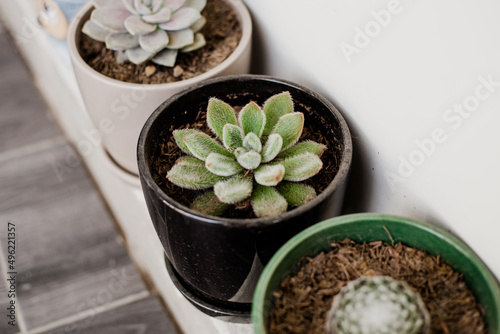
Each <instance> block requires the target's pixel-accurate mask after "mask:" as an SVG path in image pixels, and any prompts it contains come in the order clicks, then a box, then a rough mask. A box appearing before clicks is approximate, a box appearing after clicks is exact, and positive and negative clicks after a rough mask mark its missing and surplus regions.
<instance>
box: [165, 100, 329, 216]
mask: <svg viewBox="0 0 500 334" xmlns="http://www.w3.org/2000/svg"><path fill="white" fill-rule="evenodd" d="M207 124H208V127H209V128H210V129H211V131H212V132H213V134H215V136H216V138H212V137H210V136H209V135H208V134H206V133H204V132H201V131H198V130H195V129H183V130H175V131H173V136H174V138H175V141H176V143H177V145H178V146H179V148H180V149H181V150H182V151H184V152H185V153H187V154H188V156H184V157H181V158H180V159H179V160H178V161H177V162H176V163H175V165H174V166H173V167H172V168H171V170H170V171H169V172H168V174H167V178H168V180H170V182H172V183H174V184H176V185H178V186H180V187H183V188H187V189H194V190H201V189H210V188H213V190H211V191H208V192H206V193H204V194H203V195H201V196H199V197H198V198H196V199H195V200H194V202H193V203H192V205H191V207H192V209H194V210H197V211H199V212H202V213H205V214H209V215H216V216H219V215H221V214H222V213H223V212H224V211H225V210H226V208H227V207H228V205H230V204H235V205H237V207H241V206H243V207H245V206H248V205H251V206H252V208H253V211H254V213H255V215H256V216H257V217H270V216H276V215H279V214H281V213H284V212H286V211H287V209H288V206H289V205H290V206H299V205H302V204H305V203H307V202H309V201H311V200H312V199H314V198H315V197H316V191H315V190H314V188H312V187H310V186H308V185H304V184H301V183H299V182H301V181H303V180H306V179H308V178H310V177H312V176H314V175H316V174H317V173H318V172H319V171H320V170H321V168H322V166H323V163H322V161H321V159H320V156H321V154H322V153H323V152H324V150H325V149H326V146H325V145H323V144H319V143H316V142H313V141H303V142H300V143H298V140H299V138H300V136H301V134H302V130H303V127H304V115H303V114H302V113H301V112H294V105H293V100H292V97H291V95H290V93H289V92H283V93H280V94H277V95H274V96H272V97H270V98H269V99H268V100H267V101H266V102H265V103H264V105H263V108H260V107H259V106H258V105H257V104H256V103H255V102H250V103H248V104H247V105H245V106H244V107H243V108H242V109H241V110H240V112H239V114H238V115H237V114H236V112H235V110H234V109H233V108H232V107H231V106H230V105H229V104H227V103H225V102H224V101H221V100H219V99H216V98H211V99H210V100H209V103H208V107H207Z"/></svg>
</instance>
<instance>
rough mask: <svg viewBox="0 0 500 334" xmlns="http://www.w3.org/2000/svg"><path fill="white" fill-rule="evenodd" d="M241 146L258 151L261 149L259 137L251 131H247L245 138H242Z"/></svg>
mask: <svg viewBox="0 0 500 334" xmlns="http://www.w3.org/2000/svg"><path fill="white" fill-rule="evenodd" d="M243 147H244V148H246V149H247V150H251V151H255V152H257V153H260V152H261V151H262V143H261V142H260V138H259V137H257V135H256V134H255V133H253V132H249V133H248V134H247V135H246V136H245V138H243Z"/></svg>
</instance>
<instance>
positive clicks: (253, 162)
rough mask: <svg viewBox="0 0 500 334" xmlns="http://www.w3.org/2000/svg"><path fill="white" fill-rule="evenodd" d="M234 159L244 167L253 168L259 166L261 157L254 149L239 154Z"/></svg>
mask: <svg viewBox="0 0 500 334" xmlns="http://www.w3.org/2000/svg"><path fill="white" fill-rule="evenodd" d="M236 160H237V161H238V163H239V164H240V165H241V166H242V167H243V168H245V169H255V168H257V167H259V165H260V162H261V160H262V157H261V156H260V154H259V153H257V152H255V151H248V152H246V153H243V154H241V155H239V156H238V158H237V159H236Z"/></svg>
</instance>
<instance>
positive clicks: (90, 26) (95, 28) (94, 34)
mask: <svg viewBox="0 0 500 334" xmlns="http://www.w3.org/2000/svg"><path fill="white" fill-rule="evenodd" d="M82 32H83V33H84V34H86V35H87V36H89V37H90V38H92V39H95V40H96V41H99V42H105V41H106V37H108V35H109V34H112V33H113V32H111V31H110V30H108V29H106V28H103V27H102V26H100V25H98V24H96V23H95V22H94V21H87V22H85V23H84V25H83V27H82Z"/></svg>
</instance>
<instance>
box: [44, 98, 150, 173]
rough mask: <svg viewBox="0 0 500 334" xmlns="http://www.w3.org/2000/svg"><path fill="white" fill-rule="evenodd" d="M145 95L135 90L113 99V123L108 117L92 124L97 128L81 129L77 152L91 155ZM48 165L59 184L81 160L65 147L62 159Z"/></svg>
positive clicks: (136, 107) (53, 160)
mask: <svg viewBox="0 0 500 334" xmlns="http://www.w3.org/2000/svg"><path fill="white" fill-rule="evenodd" d="M147 95H148V93H147V91H146V90H145V89H136V90H134V91H132V92H131V93H130V94H125V93H122V94H121V95H120V97H117V98H116V99H114V100H113V101H112V102H111V105H110V108H109V110H110V111H111V113H112V114H110V115H116V118H115V121H113V120H112V119H111V118H110V117H103V118H101V119H100V120H99V122H97V124H94V126H97V127H95V128H91V129H82V134H83V136H84V137H85V139H81V140H79V141H78V142H77V143H76V147H77V149H78V152H80V154H81V155H82V156H83V157H86V156H89V155H91V154H92V152H93V151H94V149H95V148H96V147H99V146H100V145H101V144H102V141H103V138H104V136H106V135H110V134H112V133H113V132H114V131H115V130H116V127H117V126H120V124H119V122H121V121H125V120H126V119H127V118H128V117H129V116H130V113H132V112H134V111H136V110H137V109H138V108H139V106H140V102H142V101H144V100H145V99H146V98H147ZM103 109H104V108H103ZM49 163H50V164H51V165H52V169H53V170H54V173H55V174H56V176H57V179H58V180H59V182H63V181H64V177H65V176H66V175H68V174H70V173H71V172H72V171H73V169H74V168H77V167H78V166H80V165H81V160H80V157H79V156H78V154H77V153H76V152H74V150H73V149H72V148H71V147H70V146H67V147H66V154H65V156H64V158H63V159H60V160H55V159H52V160H50V161H49Z"/></svg>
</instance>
